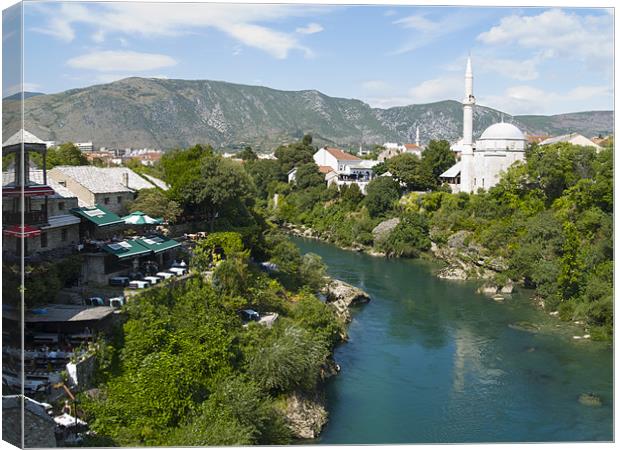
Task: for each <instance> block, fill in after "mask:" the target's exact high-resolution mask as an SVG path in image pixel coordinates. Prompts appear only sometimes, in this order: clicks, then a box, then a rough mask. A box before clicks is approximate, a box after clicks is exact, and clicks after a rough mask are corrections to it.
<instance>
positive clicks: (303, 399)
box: [283, 278, 370, 439]
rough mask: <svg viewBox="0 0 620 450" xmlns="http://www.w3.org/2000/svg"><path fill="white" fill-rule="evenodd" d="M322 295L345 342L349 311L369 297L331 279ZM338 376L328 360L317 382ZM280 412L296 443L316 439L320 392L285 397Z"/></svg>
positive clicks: (322, 411) (321, 417)
mask: <svg viewBox="0 0 620 450" xmlns="http://www.w3.org/2000/svg"><path fill="white" fill-rule="evenodd" d="M322 294H323V295H324V296H325V299H326V302H327V304H328V305H329V306H331V307H332V308H334V311H335V312H336V316H337V317H338V319H339V320H340V322H341V323H342V325H343V327H342V330H343V331H342V333H341V335H340V338H341V339H342V340H343V341H346V340H347V333H346V325H347V324H348V323H349V322H351V308H352V307H354V306H356V305H361V304H365V303H368V302H369V301H370V296H369V295H368V294H367V293H366V292H364V291H363V290H361V289H359V288H357V287H355V286H352V285H350V284H348V283H345V282H344V281H341V280H336V279H332V278H329V279H327V282H326V284H325V286H324V288H323V290H322ZM338 372H340V366H339V365H338V364H337V363H336V362H335V361H334V360H333V359H329V360H328V362H327V363H326V364H325V366H324V367H323V368H322V370H321V380H322V381H325V380H327V379H328V378H330V377H332V376H335V375H337V374H338ZM283 412H284V416H285V417H286V421H287V423H288V426H289V428H290V430H291V431H292V432H293V435H294V436H295V437H296V438H298V439H315V438H317V437H318V436H319V434H320V433H321V430H322V429H323V426H325V424H326V423H327V418H328V413H327V409H326V407H325V398H324V394H323V392H322V391H318V392H314V393H312V394H308V393H294V394H291V395H289V396H288V397H287V398H286V399H285V407H284V410H283Z"/></svg>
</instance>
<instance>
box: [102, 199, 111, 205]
mask: <svg viewBox="0 0 620 450" xmlns="http://www.w3.org/2000/svg"><path fill="white" fill-rule="evenodd" d="M103 203H104V205H109V204H110V197H105V198H104V199H103Z"/></svg>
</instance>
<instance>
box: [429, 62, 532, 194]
mask: <svg viewBox="0 0 620 450" xmlns="http://www.w3.org/2000/svg"><path fill="white" fill-rule="evenodd" d="M475 104H476V98H475V97H474V75H473V71H472V68H471V58H467V69H466V70H465V99H464V100H463V138H462V139H461V140H459V141H458V143H457V144H456V145H455V146H453V150H454V149H455V148H456V147H458V150H459V151H460V153H461V160H460V161H459V162H457V163H456V164H455V165H454V166H452V167H451V168H450V169H448V170H447V171H445V172H444V173H442V174H441V178H443V179H444V180H445V181H446V182H448V183H449V184H450V186H451V187H452V190H453V192H468V193H471V192H476V191H477V190H478V189H489V188H491V187H493V186H495V185H496V184H497V183H498V181H499V177H500V174H501V173H502V172H504V171H506V170H507V169H508V168H509V167H510V166H511V165H512V164H513V163H515V162H516V161H522V160H524V159H525V148H526V144H527V139H526V138H525V136H524V134H523V133H522V132H521V130H519V129H518V128H517V127H516V126H514V125H512V124H509V123H503V122H502V123H496V124H493V125H491V126H490V127H488V128H487V129H486V130H484V132H483V133H482V135H481V136H480V138H479V139H478V140H477V141H476V142H475V143H474V141H473V108H474V105H475Z"/></svg>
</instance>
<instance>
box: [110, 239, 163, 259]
mask: <svg viewBox="0 0 620 450" xmlns="http://www.w3.org/2000/svg"><path fill="white" fill-rule="evenodd" d="M102 248H103V250H104V251H106V252H108V253H112V254H113V255H116V256H117V257H118V258H119V259H124V258H134V257H136V256H141V255H146V254H148V253H151V249H150V248H147V247H145V246H144V245H142V244H141V243H140V242H139V239H128V240H125V241H121V242H115V243H113V244H106V245H104V246H103V247H102Z"/></svg>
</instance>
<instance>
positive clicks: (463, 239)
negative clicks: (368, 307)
mask: <svg viewBox="0 0 620 450" xmlns="http://www.w3.org/2000/svg"><path fill="white" fill-rule="evenodd" d="M388 221H389V220H388ZM388 221H386V222H388ZM280 229H281V230H282V231H284V232H285V233H287V234H289V235H292V236H297V237H301V238H305V239H314V240H317V241H319V242H324V243H327V244H330V245H334V246H336V247H338V248H340V249H341V250H345V251H352V252H356V253H363V254H367V255H369V256H373V257H378V258H401V257H399V256H391V257H388V256H387V255H386V254H385V253H383V252H379V251H377V250H376V249H375V248H374V247H372V246H368V245H362V244H356V245H354V246H341V245H338V244H337V243H336V242H334V241H333V240H332V239H330V238H329V237H328V236H324V235H322V234H321V233H318V232H317V231H315V230H313V229H312V228H309V227H306V226H304V225H297V224H293V223H286V222H285V223H283V224H281V226H280ZM471 237H472V233H471V232H468V231H458V232H456V233H454V234H453V235H451V236H450V237H449V238H448V239H447V242H446V244H445V245H443V246H439V245H437V244H436V243H435V242H431V247H430V250H429V251H428V252H424V253H421V254H420V258H421V259H426V260H430V261H433V262H438V263H441V264H442V265H444V267H442V268H440V269H439V270H437V271H434V275H435V276H436V277H438V278H441V279H445V280H452V281H473V282H475V283H476V284H477V286H476V287H475V290H476V291H477V292H478V293H481V294H484V295H485V296H487V297H488V298H490V299H492V300H494V301H495V302H503V301H504V300H506V299H507V298H509V297H510V296H511V295H512V293H513V292H514V291H515V290H516V289H520V290H522V291H530V292H531V294H530V295H529V298H530V303H531V305H532V306H533V307H534V308H536V309H538V310H540V311H544V312H545V313H547V314H548V315H549V316H550V317H552V318H555V319H556V320H557V323H558V324H560V323H570V324H572V325H578V326H579V327H580V331H579V332H578V333H576V334H574V335H573V336H572V338H573V339H575V340H586V341H587V340H589V339H591V334H590V329H589V327H588V326H587V325H586V323H585V322H584V321H580V320H571V321H567V320H561V318H560V314H559V311H557V310H552V311H547V310H546V305H545V301H544V299H543V298H542V297H541V296H540V295H537V294H536V293H535V292H533V291H531V289H525V287H524V284H523V280H512V279H510V278H508V277H506V276H504V275H503V272H504V271H505V270H507V269H508V265H507V262H506V261H505V260H504V259H503V258H502V257H500V256H494V255H490V254H489V252H488V251H487V250H486V249H484V248H483V247H481V246H480V245H477V244H475V243H474V242H473V241H472V239H471ZM405 259H410V258H405Z"/></svg>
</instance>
